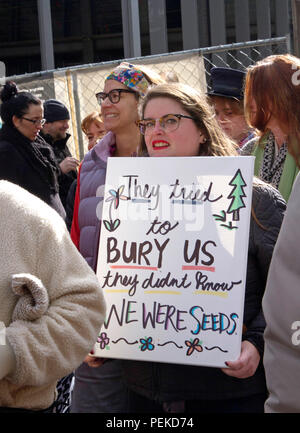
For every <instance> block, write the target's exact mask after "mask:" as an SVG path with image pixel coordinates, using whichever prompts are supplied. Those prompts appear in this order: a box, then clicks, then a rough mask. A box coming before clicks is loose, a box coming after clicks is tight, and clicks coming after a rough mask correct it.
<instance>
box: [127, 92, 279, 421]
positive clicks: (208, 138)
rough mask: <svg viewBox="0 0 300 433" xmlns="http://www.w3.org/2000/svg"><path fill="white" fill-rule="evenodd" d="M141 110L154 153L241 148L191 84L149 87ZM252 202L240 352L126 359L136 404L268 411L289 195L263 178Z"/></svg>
mask: <svg viewBox="0 0 300 433" xmlns="http://www.w3.org/2000/svg"><path fill="white" fill-rule="evenodd" d="M141 118H142V119H143V120H141V121H139V122H138V124H139V127H140V130H141V133H142V134H143V137H144V145H146V149H147V152H148V154H149V156H151V157H156V156H161V157H165V156H229V155H231V156H235V155H237V153H236V150H235V146H234V144H232V142H231V141H230V139H229V138H227V137H226V136H225V135H224V133H223V132H222V130H221V129H220V127H219V126H218V124H217V121H216V119H215V117H214V116H213V113H212V111H211V108H210V107H209V106H208V104H207V101H206V99H205V96H202V95H201V94H199V93H198V92H197V91H196V90H194V89H193V88H191V87H189V86H185V85H183V84H171V85H170V84H163V85H159V86H156V87H154V88H152V89H150V90H149V91H148V93H147V94H146V96H145V98H144V100H143V104H142V107H141ZM146 149H145V150H146ZM252 207H253V218H252V219H251V227H250V242H249V251H248V267H247V280H246V294H245V308H244V323H243V341H242V345H241V354H240V357H239V358H238V359H237V360H236V361H231V360H230V359H228V361H227V362H226V366H225V365H224V368H222V369H218V368H207V367H198V366H187V365H179V364H166V363H152V362H136V361H124V362H123V365H124V377H125V380H126V382H127V385H128V387H129V389H130V392H129V411H130V412H139V411H140V412H147V411H148V412H155V411H156V412H157V411H158V412H197V413H199V412H202V413H209V412H210V413H214V412H223V413H225V412H263V408H264V401H265V399H266V396H267V390H266V384H265V374H264V369H263V365H262V355H263V348H264V344H263V332H264V328H265V321H264V317H263V314H262V309H261V301H262V297H263V293H264V288H265V283H266V279H267V273H268V268H269V263H270V260H271V255H272V251H273V247H274V244H275V242H276V239H277V235H278V232H279V229H280V226H281V222H282V218H283V212H284V210H285V202H284V200H283V199H282V197H281V195H280V194H279V193H278V191H277V190H275V189H274V188H272V187H271V186H268V185H267V184H264V183H263V182H260V181H257V183H255V186H254V190H253V201H252Z"/></svg>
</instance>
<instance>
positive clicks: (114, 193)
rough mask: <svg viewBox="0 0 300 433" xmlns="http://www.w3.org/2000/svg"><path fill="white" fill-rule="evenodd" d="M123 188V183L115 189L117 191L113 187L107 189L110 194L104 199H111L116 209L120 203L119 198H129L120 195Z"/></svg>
mask: <svg viewBox="0 0 300 433" xmlns="http://www.w3.org/2000/svg"><path fill="white" fill-rule="evenodd" d="M124 188H125V185H121V186H120V187H119V188H118V189H117V191H115V190H114V189H110V190H109V194H110V196H109V197H108V198H107V199H106V200H105V201H111V202H112V203H113V204H114V206H115V209H118V207H119V204H120V200H128V199H129V197H127V196H126V195H122V193H123V191H124Z"/></svg>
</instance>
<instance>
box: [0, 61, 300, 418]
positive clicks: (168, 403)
mask: <svg viewBox="0 0 300 433" xmlns="http://www.w3.org/2000/svg"><path fill="white" fill-rule="evenodd" d="M299 67H300V60H299V59H298V58H296V57H294V56H292V55H289V54H286V55H273V56H269V57H267V58H265V59H263V60H261V61H259V62H257V63H256V64H254V65H253V66H250V67H249V68H248V69H247V70H246V71H240V70H235V69H230V68H212V69H211V83H210V86H209V88H208V90H207V93H206V94H204V93H202V92H200V91H198V90H196V89H194V88H192V87H190V86H188V85H187V84H183V83H181V82H180V80H179V79H178V77H176V76H174V74H171V73H170V72H166V73H164V74H157V73H156V72H154V71H153V70H151V69H149V68H146V67H144V66H140V65H132V64H129V63H127V62H123V63H121V64H120V65H118V66H117V67H116V68H115V69H114V70H113V71H111V73H110V74H109V75H108V76H107V77H106V79H105V82H104V87H103V89H99V92H98V93H97V94H96V98H97V101H98V103H99V105H100V107H99V112H98V111H95V112H92V113H90V114H89V115H88V116H87V117H86V118H85V119H84V120H83V121H82V124H81V128H82V131H83V133H84V134H85V135H86V137H87V140H88V152H87V153H86V155H85V156H84V159H83V160H82V161H81V162H80V161H79V160H78V159H77V158H75V157H73V156H72V154H71V152H70V150H69V148H68V145H67V142H68V140H69V138H70V135H69V134H68V129H69V120H70V114H69V111H68V109H67V108H66V106H65V105H64V104H63V103H62V102H60V101H58V100H55V99H50V100H47V101H45V102H44V103H42V101H41V100H39V99H38V98H36V97H35V96H34V95H33V94H31V93H29V92H24V91H23V92H22V91H19V90H18V88H17V86H16V84H15V83H13V82H7V83H6V84H5V85H4V87H3V89H2V91H1V95H0V98H1V107H0V115H1V119H2V122H3V125H2V128H1V130H0V179H1V180H0V201H1V204H2V206H1V209H2V210H1V212H0V224H1V228H2V248H1V249H0V255H1V258H2V272H1V274H0V279H1V281H2V284H1V298H0V299H1V307H0V321H1V322H3V323H4V324H5V331H6V344H5V345H0V412H21V411H31V412H59V411H62V412H67V411H69V412H72V413H91V412H94V413H137V412H141V413H170V412H171V413H185V412H186V413H213V412H223V413H263V412H300V405H299V403H298V401H299V398H298V397H299V392H298V381H297V379H298V376H300V373H299V372H298V369H297V361H298V351H299V349H298V344H299V342H298V340H297V338H296V337H295V336H294V338H292V337H293V331H295V332H297V331H298V328H297V323H298V324H299V323H300V318H299V317H298V314H299V308H298V302H297V301H298V299H297V287H298V284H299V283H298V281H299V280H298V277H300V273H299V270H298V268H299V266H297V265H298V260H297V247H298V237H299V234H298V233H299V231H298V230H297V222H298V220H297V215H298V214H299V210H300V203H299V198H298V189H299V188H300V179H299V176H298V171H299V167H300V163H299V162H300V160H299V156H300V126H299V115H300V86H299V85H298V83H297V82H296V81H295V80H294V79H293V77H294V74H295V71H297V70H299ZM161 141H163V142H164V143H165V145H164V146H163V147H161V146H156V145H155V143H157V142H161ZM244 155H253V156H255V169H254V178H253V193H252V207H251V220H250V231H249V245H248V261H247V273H246V287H245V302H244V319H243V334H242V343H241V353H240V356H239V358H238V359H237V360H235V361H232V360H230V359H229V360H228V362H227V366H226V368H222V369H221V368H211V367H210V368H208V367H203V366H189V365H182V364H175V363H160V362H149V361H134V360H121V359H111V358H105V359H102V358H98V357H95V356H93V353H92V347H93V345H94V343H95V342H96V339H97V336H98V334H99V331H100V328H101V326H102V324H103V321H104V318H105V311H106V303H105V299H104V296H103V293H102V289H101V287H100V284H99V282H98V280H97V277H96V271H97V262H98V245H99V239H100V232H101V230H100V229H101V215H99V205H101V203H102V201H103V193H102V195H101V194H99V187H100V186H104V185H105V178H106V169H107V160H108V158H109V157H135V158H138V157H139V156H148V157H150V158H152V157H156V156H159V157H170V156H171V157H180V156H181V157H187V156H188V157H197V156H201V157H214V156H218V157H224V156H240V157H243V156H244ZM170 170H172V167H171V166H170ZM51 208H52V209H51ZM157 377H159V378H160V380H156V378H157ZM175 377H176V382H174V378H175Z"/></svg>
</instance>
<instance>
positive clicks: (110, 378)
mask: <svg viewBox="0 0 300 433" xmlns="http://www.w3.org/2000/svg"><path fill="white" fill-rule="evenodd" d="M161 82H163V80H162V79H161V78H160V77H159V75H158V74H156V73H155V72H153V71H151V70H149V69H147V68H145V67H142V66H138V67H137V66H134V65H131V64H129V63H121V64H120V65H119V66H117V67H116V68H115V69H114V70H113V71H112V72H111V73H110V74H109V75H108V76H107V78H106V80H105V84H104V89H103V91H102V92H99V93H97V94H96V98H97V101H98V103H99V105H100V106H101V113H102V120H103V123H104V127H105V130H106V131H109V132H108V133H107V134H106V135H105V136H104V137H103V138H102V139H101V140H99V141H98V142H97V143H96V145H95V146H94V147H93V149H92V150H91V151H90V152H89V153H88V154H87V155H86V156H85V158H84V160H83V162H82V165H81V167H80V171H79V173H78V181H77V182H78V183H77V190H76V196H75V204H74V216H73V222H72V228H71V237H72V240H73V242H74V243H75V245H76V246H77V248H78V249H79V251H80V252H81V254H82V255H83V256H84V258H85V259H86V261H87V262H88V264H89V265H90V266H91V267H92V269H93V270H94V271H96V266H97V258H98V245H99V236H100V225H101V214H102V200H103V193H104V184H105V177H106V165H107V158H108V157H109V156H119V157H125V156H137V153H138V152H139V146H140V133H139V129H138V127H137V125H136V121H137V119H138V102H139V98H140V97H141V96H144V94H145V93H146V90H147V88H148V87H149V85H150V84H153V83H161ZM101 363H102V362H101V361H99V359H97V358H93V357H91V356H87V358H86V362H85V363H84V364H82V365H81V366H80V367H79V368H78V369H77V370H76V372H75V386H74V392H73V399H72V407H71V412H102V413H105V412H109V413H117V412H125V411H126V389H125V387H124V384H123V383H122V374H121V363H120V361H119V360H109V361H108V362H105V363H104V364H103V365H100V364H101ZM92 367H95V368H92Z"/></svg>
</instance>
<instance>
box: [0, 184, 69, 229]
mask: <svg viewBox="0 0 300 433" xmlns="http://www.w3.org/2000/svg"><path fill="white" fill-rule="evenodd" d="M0 207H1V209H5V210H6V211H7V213H11V215H12V217H13V218H16V219H17V218H20V220H21V221H23V222H24V223H25V221H27V223H28V222H29V221H31V222H33V224H38V225H40V226H53V227H57V228H58V229H59V227H60V228H61V229H63V228H64V226H65V223H64V221H63V219H62V218H61V217H60V215H59V214H58V213H57V212H56V211H55V210H54V209H52V208H51V207H50V206H48V205H47V204H46V203H45V202H44V201H42V200H41V199H40V198H38V197H37V196H35V195H33V194H31V193H30V192H29V191H27V190H26V189H24V188H22V187H21V186H19V185H16V184H15V183H12V182H9V181H7V180H0Z"/></svg>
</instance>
